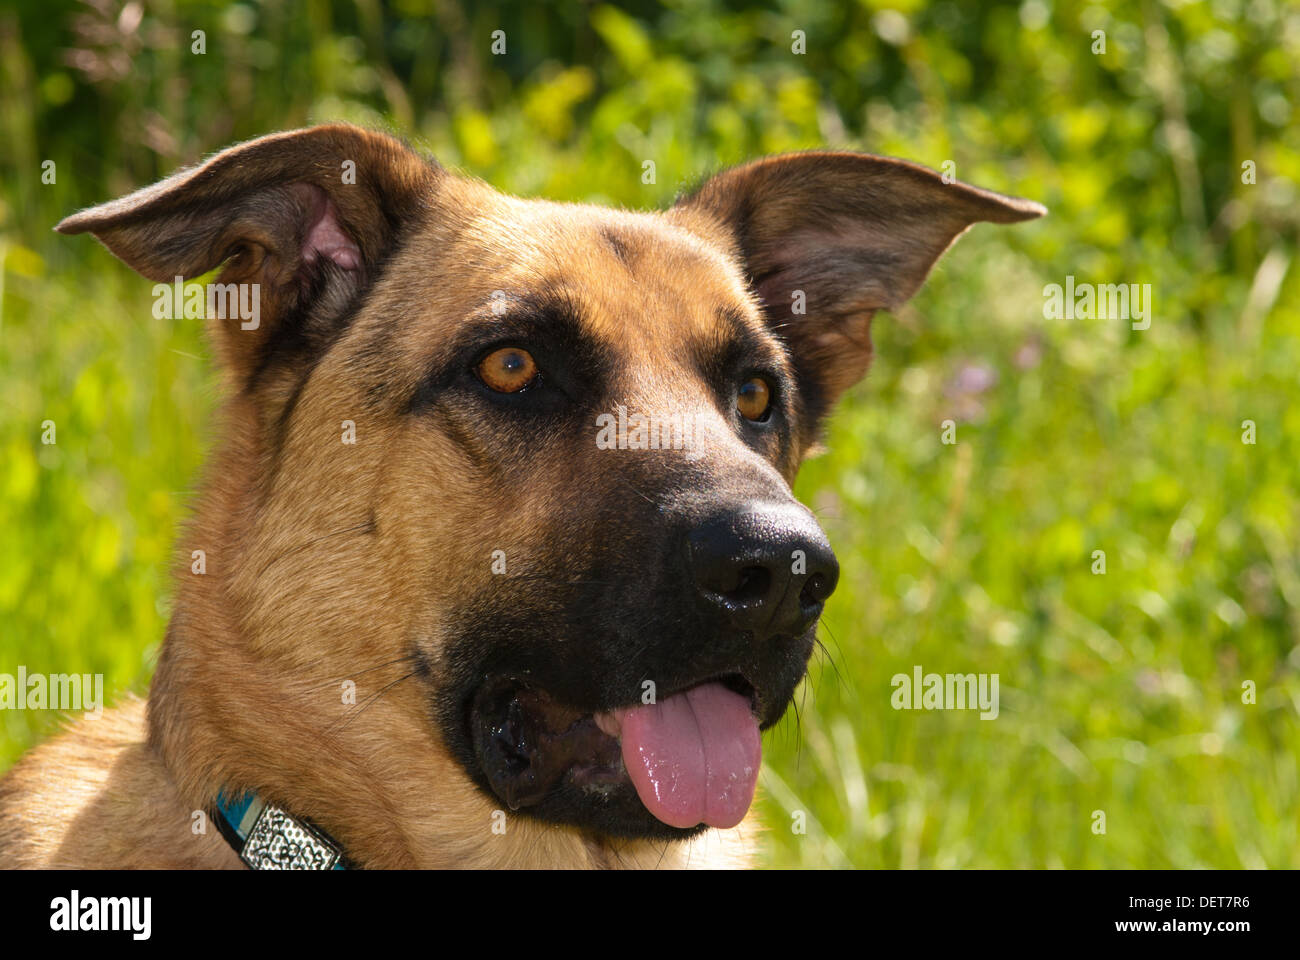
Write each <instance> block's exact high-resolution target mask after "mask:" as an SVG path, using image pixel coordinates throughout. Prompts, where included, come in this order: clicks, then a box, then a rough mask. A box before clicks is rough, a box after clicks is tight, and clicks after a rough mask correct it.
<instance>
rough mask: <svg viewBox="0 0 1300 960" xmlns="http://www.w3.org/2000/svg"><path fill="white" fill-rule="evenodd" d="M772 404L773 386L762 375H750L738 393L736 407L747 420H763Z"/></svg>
mask: <svg viewBox="0 0 1300 960" xmlns="http://www.w3.org/2000/svg"><path fill="white" fill-rule="evenodd" d="M771 406H772V388H771V387H769V386H768V385H767V381H766V380H764V379H763V378H762V377H750V378H749V379H748V380H746V381H745V382H744V383H742V384H741V385H740V390H739V391H738V392H737V393H736V409H737V410H739V411H740V415H741V416H742V417H744V418H745V419H746V420H762V419H763V418H764V417H766V416H767V411H768V408H770V407H771Z"/></svg>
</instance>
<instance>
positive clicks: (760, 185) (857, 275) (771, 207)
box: [673, 152, 1047, 423]
mask: <svg viewBox="0 0 1300 960" xmlns="http://www.w3.org/2000/svg"><path fill="white" fill-rule="evenodd" d="M1046 212H1047V211H1046V210H1045V209H1044V208H1043V207H1041V206H1040V205H1038V204H1036V203H1032V202H1030V201H1028V200H1018V199H1014V198H1011V197H1004V196H1001V195H999V194H996V193H991V192H989V191H987V190H980V189H978V188H976V187H971V186H967V185H966V184H963V183H956V182H945V181H944V179H943V178H942V177H941V176H940V175H939V174H938V173H935V172H934V171H933V170H928V169H926V168H925V167H920V166H916V165H915V164H911V163H906V162H904V161H901V160H892V159H888V158H885V157H875V156H871V155H870V154H859V153H837V152H810V153H795V154H782V155H778V156H773V157H767V158H764V159H762V160H757V161H754V162H752V163H748V164H745V165H743V166H739V167H735V168H733V169H731V170H726V171H724V172H722V173H720V174H717V175H716V176H714V177H712V178H711V179H709V180H707V181H705V183H704V184H703V185H702V186H701V187H699V188H698V189H697V190H695V191H694V192H693V193H691V194H689V195H687V196H686V197H684V198H682V199H681V200H679V201H678V203H677V206H676V207H675V208H674V214H673V215H674V216H679V217H683V216H684V217H685V218H687V220H688V222H690V223H691V225H692V226H694V227H695V228H696V229H700V224H699V222H698V219H697V218H698V215H699V214H701V213H703V214H705V215H706V217H707V218H708V219H709V220H711V221H712V222H713V223H714V224H716V225H717V226H719V227H720V228H721V230H722V235H721V238H720V239H722V240H723V241H724V242H726V243H729V244H730V245H731V246H732V248H733V249H734V250H735V251H736V252H737V254H738V255H739V256H740V258H741V259H742V261H743V264H744V268H745V270H746V272H747V274H748V277H749V281H750V283H751V285H752V288H753V291H754V293H755V294H756V295H757V297H758V298H759V300H760V301H761V302H762V305H763V309H764V311H765V313H766V315H767V318H768V321H769V323H770V324H771V325H772V327H773V329H774V331H775V332H776V333H777V334H778V335H779V336H780V337H781V338H782V339H783V340H785V341H786V342H787V344H788V345H789V348H790V350H791V353H792V355H793V358H794V363H795V368H796V372H797V374H798V376H799V379H800V382H801V385H802V392H803V394H804V397H805V406H806V408H807V409H806V412H807V415H808V417H809V419H810V420H811V421H813V422H814V423H815V422H817V421H818V420H820V418H821V417H822V416H823V415H824V414H825V413H826V411H827V409H829V407H830V406H831V405H832V404H833V403H834V402H835V400H836V399H837V398H838V397H839V396H840V395H841V394H842V393H843V392H844V391H845V390H846V389H848V388H849V387H850V386H852V385H853V384H854V383H856V382H857V381H858V380H859V379H860V378H861V377H862V376H863V374H865V373H866V369H867V365H868V363H869V362H870V359H871V339H870V326H871V316H872V314H873V313H875V311H876V310H880V309H888V310H892V309H896V308H897V307H898V306H899V305H901V304H902V303H904V302H906V301H907V300H908V299H909V298H910V297H911V296H912V295H913V294H914V293H916V291H917V289H918V288H919V287H920V286H921V282H922V281H923V280H924V279H925V277H926V274H927V273H929V271H930V267H931V266H932V265H933V264H934V262H935V260H937V259H938V258H939V256H940V255H941V254H942V253H943V252H944V250H946V249H947V248H948V247H949V245H951V244H952V242H953V240H955V239H956V238H957V236H958V235H960V234H961V233H962V232H963V231H964V230H966V228H967V227H969V226H970V225H971V224H972V223H975V222H976V221H979V220H988V221H992V222H994V223H1015V222H1017V221H1020V220H1031V219H1033V218H1034V217H1040V216H1042V215H1043V214H1044V213H1046ZM705 228H706V229H707V226H706V227H705Z"/></svg>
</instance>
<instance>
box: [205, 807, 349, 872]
mask: <svg viewBox="0 0 1300 960" xmlns="http://www.w3.org/2000/svg"><path fill="white" fill-rule="evenodd" d="M214 820H215V821H216V824H217V829H219V830H220V831H221V835H222V836H223V837H225V838H226V842H227V843H229V844H230V846H231V848H232V849H233V850H234V851H235V853H237V854H239V859H240V860H243V861H244V863H246V864H247V865H248V866H249V867H250V868H251V869H253V870H347V869H349V868H352V867H353V865H352V864H350V863H348V861H347V858H346V857H345V856H344V855H343V848H342V847H341V846H339V844H338V841H336V840H335V839H334V838H333V837H331V836H330V835H329V834H328V833H326V832H325V831H324V830H322V829H321V828H320V827H318V826H316V825H315V824H314V823H312V822H311V821H309V820H300V819H298V818H296V817H292V816H290V815H289V814H288V813H286V812H285V811H284V810H282V809H281V808H279V807H277V806H274V805H272V804H269V803H267V802H266V801H265V800H263V799H262V798H261V797H259V796H257V794H255V793H245V794H241V795H238V796H236V797H235V798H234V799H233V800H232V799H230V798H229V797H227V796H226V794H225V793H224V792H222V793H218V794H217V809H216V815H215V817H214Z"/></svg>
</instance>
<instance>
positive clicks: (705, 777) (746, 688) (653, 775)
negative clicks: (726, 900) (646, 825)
mask: <svg viewBox="0 0 1300 960" xmlns="http://www.w3.org/2000/svg"><path fill="white" fill-rule="evenodd" d="M756 705H757V697H756V695H755V692H754V689H753V687H752V686H751V685H750V684H749V683H748V682H747V681H746V680H745V679H744V678H742V677H741V676H739V675H738V674H732V675H728V676H725V677H721V678H718V679H714V680H709V681H706V682H703V683H697V684H695V685H693V686H690V687H688V688H685V689H682V690H679V691H677V692H674V693H671V694H669V695H668V696H664V697H660V698H658V699H657V700H656V702H653V703H636V704H634V705H632V706H625V707H621V708H618V709H613V710H603V711H593V712H583V711H581V710H575V709H572V708H570V707H567V706H565V705H564V704H562V703H560V702H559V701H558V700H557V699H556V698H554V697H553V696H551V695H550V694H548V693H546V692H545V691H544V690H541V689H539V688H538V687H536V686H534V685H531V684H529V683H527V682H524V681H521V680H519V679H517V678H501V679H497V680H493V681H490V682H488V683H486V684H484V685H483V686H482V687H480V688H479V690H478V691H477V693H476V694H475V696H474V698H473V701H472V703H471V707H470V718H469V720H470V731H471V735H472V739H473V743H474V750H475V753H476V755H477V759H478V761H479V765H480V767H481V769H482V772H483V775H484V776H485V777H486V779H487V781H488V783H489V784H490V786H491V788H492V791H493V792H494V793H495V794H496V795H497V796H498V797H500V798H501V800H503V801H504V802H505V803H506V805H507V806H509V807H510V808H511V809H512V810H519V809H522V808H528V807H534V806H537V805H541V804H544V803H545V802H546V801H547V800H548V798H551V797H553V796H554V795H555V794H556V793H557V792H563V793H569V794H572V793H574V792H576V793H577V794H580V795H582V796H583V797H584V798H585V799H586V800H588V801H589V802H594V803H596V804H598V805H604V806H606V807H616V806H621V805H624V804H626V803H628V802H631V803H635V801H634V800H631V797H630V796H629V794H630V793H631V791H633V790H634V791H635V797H636V798H637V799H639V801H640V805H641V806H643V807H644V810H645V811H648V812H649V813H650V814H651V815H652V816H653V817H654V818H655V819H656V820H658V821H659V822H660V823H661V824H665V825H667V826H668V827H673V828H676V829H678V830H692V829H695V828H699V827H700V826H701V825H703V826H710V827H723V828H725V827H734V826H735V825H736V824H738V823H740V821H741V820H742V819H743V818H744V816H745V814H746V812H747V811H748V810H749V806H750V803H751V802H752V800H753V797H754V787H755V784H756V782H757V780H758V770H759V763H760V760H761V752H762V751H761V745H760V739H759V721H758V719H757V716H756V712H757V711H756ZM642 816H644V814H642Z"/></svg>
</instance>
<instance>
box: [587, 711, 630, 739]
mask: <svg viewBox="0 0 1300 960" xmlns="http://www.w3.org/2000/svg"><path fill="white" fill-rule="evenodd" d="M593 719H594V720H595V721H596V726H598V727H600V730H601V732H602V733H604V734H606V735H607V736H611V737H613V738H614V739H615V740H617V739H618V738H619V735H620V734H621V733H622V732H623V730H622V725H621V724H620V723H619V722H618V716H617V715H615V714H613V713H597V714H596V715H595V716H594V717H593Z"/></svg>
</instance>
